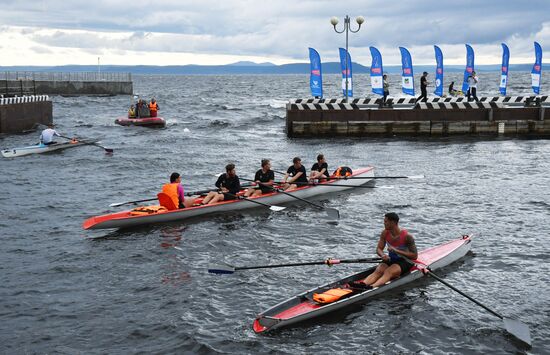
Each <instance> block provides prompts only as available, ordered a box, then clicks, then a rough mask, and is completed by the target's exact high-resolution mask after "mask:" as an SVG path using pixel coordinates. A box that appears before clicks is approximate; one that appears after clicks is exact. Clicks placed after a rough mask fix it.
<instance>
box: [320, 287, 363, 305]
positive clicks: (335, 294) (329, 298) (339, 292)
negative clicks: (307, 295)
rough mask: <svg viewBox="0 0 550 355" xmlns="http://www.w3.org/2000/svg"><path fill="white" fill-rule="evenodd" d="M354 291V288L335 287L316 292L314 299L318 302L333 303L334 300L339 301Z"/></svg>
mask: <svg viewBox="0 0 550 355" xmlns="http://www.w3.org/2000/svg"><path fill="white" fill-rule="evenodd" d="M352 292H353V291H352V290H349V289H345V288H333V289H330V290H327V291H325V292H323V293H314V294H313V300H314V301H315V302H317V303H323V304H325V303H332V302H336V301H338V300H339V299H341V298H343V297H346V296H348V295H349V294H350V293H352Z"/></svg>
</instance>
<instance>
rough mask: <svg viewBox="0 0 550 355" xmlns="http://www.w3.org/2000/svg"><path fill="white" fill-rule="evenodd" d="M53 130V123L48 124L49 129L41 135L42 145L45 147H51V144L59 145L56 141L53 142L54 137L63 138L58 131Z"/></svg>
mask: <svg viewBox="0 0 550 355" xmlns="http://www.w3.org/2000/svg"><path fill="white" fill-rule="evenodd" d="M53 128H54V124H53V123H50V124H48V128H46V129H45V130H43V131H42V133H41V134H40V143H42V144H44V145H50V144H55V143H57V142H56V141H54V140H53V137H54V136H58V137H61V135H60V134H59V133H57V131H56V130H55V129H53Z"/></svg>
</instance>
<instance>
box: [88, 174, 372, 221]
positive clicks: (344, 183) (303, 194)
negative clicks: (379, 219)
mask: <svg viewBox="0 0 550 355" xmlns="http://www.w3.org/2000/svg"><path fill="white" fill-rule="evenodd" d="M352 176H361V177H367V179H364V180H353V179H349V180H344V179H331V180H328V181H326V182H322V183H319V184H317V185H314V186H303V187H299V188H297V189H296V190H292V191H291V192H290V191H289V192H287V194H283V193H279V192H272V193H267V194H263V195H261V196H258V197H253V198H250V200H253V201H257V202H261V203H264V204H268V205H278V204H285V203H289V202H296V199H295V198H293V197H292V196H295V197H298V198H302V199H304V198H310V197H315V196H317V195H322V194H326V193H330V192H339V191H344V190H348V189H351V188H353V187H356V186H361V185H364V184H366V183H367V182H369V181H372V180H371V179H368V177H374V167H372V166H369V167H366V168H361V169H357V170H355V171H354V172H353V175H352ZM331 184H337V185H338V186H327V185H331ZM288 194H290V195H292V196H288ZM257 207H258V204H257V203H254V202H251V201H247V200H229V201H221V202H218V203H215V204H212V205H202V206H194V207H189V208H183V209H177V210H173V211H160V212H156V213H151V214H147V215H137V216H136V215H133V214H132V211H131V210H128V211H122V212H117V213H111V214H106V215H102V216H96V217H91V218H89V219H87V220H86V221H84V223H83V228H84V229H105V228H130V227H135V226H139V225H144V224H152V223H167V222H175V221H180V220H184V219H187V218H191V217H198V216H204V215H207V214H214V213H227V212H232V211H239V210H244V209H251V208H257Z"/></svg>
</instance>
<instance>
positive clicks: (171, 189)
mask: <svg viewBox="0 0 550 355" xmlns="http://www.w3.org/2000/svg"><path fill="white" fill-rule="evenodd" d="M178 185H179V183H177V182H174V183H168V184H164V186H163V187H162V192H164V193H165V194H167V195H168V196H169V197H170V198H171V199H172V201H173V202H174V206H179V205H180V199H179V197H178Z"/></svg>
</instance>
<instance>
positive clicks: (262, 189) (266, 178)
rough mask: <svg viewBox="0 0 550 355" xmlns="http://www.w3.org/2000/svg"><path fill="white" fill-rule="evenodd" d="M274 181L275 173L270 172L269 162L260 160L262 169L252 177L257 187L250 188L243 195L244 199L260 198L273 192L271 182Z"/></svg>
mask: <svg viewBox="0 0 550 355" xmlns="http://www.w3.org/2000/svg"><path fill="white" fill-rule="evenodd" d="M274 180H275V173H274V172H273V170H271V162H270V161H269V159H262V168H261V169H260V170H258V171H256V175H254V183H256V184H257V185H258V187H257V188H250V189H248V190H246V192H245V193H244V196H245V197H254V196H260V195H262V194H266V193H270V192H273V191H274V190H273V188H272V187H270V186H273V181H274Z"/></svg>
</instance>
